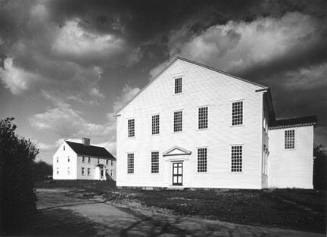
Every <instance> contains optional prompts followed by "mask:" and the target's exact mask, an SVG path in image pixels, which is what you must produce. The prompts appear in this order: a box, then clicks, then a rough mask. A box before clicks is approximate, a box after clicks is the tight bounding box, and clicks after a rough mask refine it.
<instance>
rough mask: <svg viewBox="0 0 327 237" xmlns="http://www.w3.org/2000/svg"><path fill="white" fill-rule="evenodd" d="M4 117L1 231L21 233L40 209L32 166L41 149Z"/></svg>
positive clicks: (1, 133) (0, 165)
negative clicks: (37, 202) (16, 131)
mask: <svg viewBox="0 0 327 237" xmlns="http://www.w3.org/2000/svg"><path fill="white" fill-rule="evenodd" d="M13 120H14V119H13V118H6V119H2V120H0V201H1V206H0V208H1V210H0V227H1V229H0V234H18V233H20V231H22V230H23V228H24V225H25V224H26V223H27V220H29V219H30V218H31V217H32V216H33V214H34V213H35V211H36V206H35V201H36V196H35V193H34V185H33V176H32V167H33V162H34V159H35V157H36V155H37V154H38V149H37V148H36V147H35V146H34V145H33V144H32V142H31V141H30V140H27V139H25V138H21V137H18V135H17V134H15V130H16V125H15V124H13Z"/></svg>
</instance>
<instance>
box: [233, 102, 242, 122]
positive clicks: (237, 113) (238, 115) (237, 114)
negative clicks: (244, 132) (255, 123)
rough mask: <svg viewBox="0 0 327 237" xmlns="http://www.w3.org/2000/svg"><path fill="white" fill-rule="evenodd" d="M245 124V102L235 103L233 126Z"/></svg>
mask: <svg viewBox="0 0 327 237" xmlns="http://www.w3.org/2000/svg"><path fill="white" fill-rule="evenodd" d="M240 124H243V101H239V102H234V103H233V108H232V125H240Z"/></svg>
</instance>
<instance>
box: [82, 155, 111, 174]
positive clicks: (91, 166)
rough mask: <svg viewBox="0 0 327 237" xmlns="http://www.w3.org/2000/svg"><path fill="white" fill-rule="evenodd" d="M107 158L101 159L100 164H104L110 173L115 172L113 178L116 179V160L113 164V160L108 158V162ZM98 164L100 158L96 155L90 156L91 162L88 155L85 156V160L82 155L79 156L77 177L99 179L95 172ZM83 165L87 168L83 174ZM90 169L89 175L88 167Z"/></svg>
mask: <svg viewBox="0 0 327 237" xmlns="http://www.w3.org/2000/svg"><path fill="white" fill-rule="evenodd" d="M106 160H107V159H101V158H100V159H99V164H103V165H104V167H105V168H104V169H105V170H106V169H107V170H108V173H109V175H110V172H111V171H112V172H113V178H114V180H115V175H116V174H115V167H116V166H115V161H113V165H111V161H110V160H108V163H106ZM97 165H98V158H96V157H90V163H89V162H88V156H85V161H84V162H83V158H82V156H79V157H78V162H77V179H97V177H98V175H97V174H96V173H95V168H96V166H97ZM82 167H84V168H85V175H82ZM88 168H89V169H90V175H89V176H88V175H87V169H88Z"/></svg>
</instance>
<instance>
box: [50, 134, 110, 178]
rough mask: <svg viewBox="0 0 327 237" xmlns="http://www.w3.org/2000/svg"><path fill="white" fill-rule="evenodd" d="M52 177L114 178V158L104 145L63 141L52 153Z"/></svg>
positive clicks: (84, 141)
mask: <svg viewBox="0 0 327 237" xmlns="http://www.w3.org/2000/svg"><path fill="white" fill-rule="evenodd" d="M52 164H53V179H75V180H76V179H84V180H106V179H108V178H111V179H113V180H116V158H115V157H113V156H112V155H111V154H110V153H109V152H108V151H107V150H106V149H105V148H104V147H99V146H92V145H90V139H89V138H83V139H82V143H76V142H71V141H64V142H63V143H62V144H61V145H60V146H59V148H58V149H57V151H56V152H55V154H54V155H53V161H52Z"/></svg>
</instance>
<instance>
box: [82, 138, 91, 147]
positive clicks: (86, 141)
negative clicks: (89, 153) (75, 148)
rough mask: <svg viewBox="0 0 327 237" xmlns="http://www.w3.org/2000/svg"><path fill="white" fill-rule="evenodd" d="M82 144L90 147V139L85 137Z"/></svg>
mask: <svg viewBox="0 0 327 237" xmlns="http://www.w3.org/2000/svg"><path fill="white" fill-rule="evenodd" d="M82 143H83V144H84V145H85V146H89V145H90V138H86V137H83V138H82Z"/></svg>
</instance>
